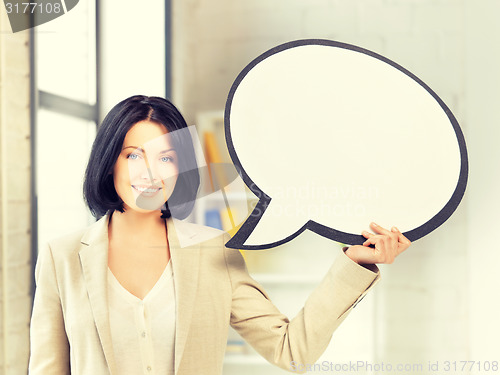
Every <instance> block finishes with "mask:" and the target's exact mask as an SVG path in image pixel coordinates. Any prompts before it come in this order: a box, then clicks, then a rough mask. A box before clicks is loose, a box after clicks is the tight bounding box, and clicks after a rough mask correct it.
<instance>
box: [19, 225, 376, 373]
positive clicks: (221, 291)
mask: <svg viewBox="0 0 500 375" xmlns="http://www.w3.org/2000/svg"><path fill="white" fill-rule="evenodd" d="M108 221H109V215H105V216H104V217H102V218H101V219H100V220H99V221H97V222H96V223H95V224H93V225H91V226H90V227H89V228H88V229H86V230H85V231H84V232H82V231H80V232H78V233H74V234H71V235H67V236H65V237H62V238H60V239H57V240H53V241H51V242H50V243H49V244H48V245H47V246H46V247H45V248H43V250H41V251H40V253H39V256H38V261H37V265H36V270H35V278H36V285H37V289H36V293H35V300H34V306H33V313H32V320H31V333H30V336H31V356H30V362H29V373H30V374H33V375H35V374H36V375H38V374H41V375H51V374H57V375H59V374H74V375H76V374H78V375H101V374H103V375H104V374H112V375H120V374H117V373H116V366H115V358H114V355H113V347H112V342H111V333H110V325H109V317H108V305H107V295H106V294H107V264H108ZM167 231H168V241H169V245H170V252H171V259H172V266H173V273H174V284H175V293H176V331H175V374H176V375H200V374H203V375H205V374H208V375H210V374H221V373H222V365H223V360H224V352H225V347H226V342H227V334H228V327H229V324H231V326H232V327H234V328H235V329H236V331H238V332H239V334H240V335H242V336H243V337H244V338H245V340H246V341H247V342H249V343H250V344H251V345H252V346H253V347H254V348H255V349H256V350H257V352H259V353H260V354H261V355H262V356H264V357H265V358H266V359H267V360H268V361H269V362H271V363H273V364H276V365H278V366H280V367H282V368H284V369H287V370H290V371H291V370H292V367H291V362H292V361H295V363H297V364H299V363H304V364H306V363H314V362H315V361H316V360H317V359H318V358H319V356H320V355H321V354H322V353H323V351H324V350H325V348H326V347H327V345H328V343H329V341H330V338H331V336H332V333H333V331H334V330H335V328H336V327H337V326H338V325H339V324H340V323H341V321H342V320H343V319H344V318H345V317H346V315H347V314H348V312H349V311H350V310H351V309H352V308H353V307H354V306H355V305H356V304H357V302H358V301H359V300H360V299H361V298H362V297H363V296H364V295H365V293H366V292H367V291H368V289H370V288H371V287H372V286H373V285H374V283H375V281H377V280H378V279H379V272H378V269H377V270H376V272H372V271H370V270H368V269H366V268H364V267H361V266H359V265H357V264H355V263H354V262H352V261H351V260H350V259H349V258H348V257H347V256H346V255H345V254H341V255H340V256H339V257H338V258H337V260H336V261H335V262H334V263H333V265H332V266H331V268H330V270H329V271H328V273H327V274H326V276H325V278H324V279H323V281H322V282H321V283H320V284H319V285H318V287H317V288H316V289H315V290H314V291H313V293H312V294H311V295H310V296H309V298H308V299H307V302H306V303H305V305H304V307H303V309H302V310H301V311H300V312H299V313H298V315H297V316H296V317H295V318H294V319H293V320H292V321H289V320H288V318H287V317H286V316H284V315H283V314H281V313H280V312H279V310H278V309H277V308H276V307H275V306H274V305H273V304H272V302H271V301H270V300H269V297H268V295H267V294H266V292H265V291H264V290H263V289H262V287H261V286H260V285H259V284H258V283H257V282H256V281H254V280H253V279H252V278H251V277H250V276H249V274H248V272H247V269H246V266H245V263H244V260H243V258H242V256H241V254H240V252H239V251H237V250H233V249H228V248H226V247H225V246H224V244H225V242H227V241H228V240H229V237H228V236H227V234H225V233H223V232H220V234H219V233H218V235H217V236H216V237H215V238H212V239H208V240H205V241H203V242H200V241H201V240H202V239H204V238H206V237H210V236H212V235H213V231H214V229H211V228H207V227H203V226H199V225H195V224H190V223H186V222H182V221H179V220H176V219H168V220H167ZM181 238H184V239H185V238H188V239H190V240H191V243H193V244H192V245H191V246H189V247H181V246H180V241H179V239H181ZM197 239H199V240H200V241H198V243H196V242H197V241H196V240H197ZM181 242H182V241H181Z"/></svg>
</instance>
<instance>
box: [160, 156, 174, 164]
mask: <svg viewBox="0 0 500 375" xmlns="http://www.w3.org/2000/svg"><path fill="white" fill-rule="evenodd" d="M160 160H161V161H162V162H164V163H168V162H172V161H174V159H172V158H171V157H170V156H163V157H162V158H161V159H160Z"/></svg>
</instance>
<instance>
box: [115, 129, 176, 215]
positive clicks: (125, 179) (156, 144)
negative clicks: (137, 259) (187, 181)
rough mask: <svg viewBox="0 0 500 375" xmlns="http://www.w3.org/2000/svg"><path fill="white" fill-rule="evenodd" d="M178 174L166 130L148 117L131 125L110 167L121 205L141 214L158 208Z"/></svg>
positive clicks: (163, 201) (173, 151) (172, 186)
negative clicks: (111, 167)
mask: <svg viewBox="0 0 500 375" xmlns="http://www.w3.org/2000/svg"><path fill="white" fill-rule="evenodd" d="M178 174H179V169H178V160H177V153H176V151H175V149H174V148H173V145H172V141H171V137H170V134H169V133H168V131H167V129H166V128H165V127H164V126H163V125H160V124H158V123H156V122H151V121H147V120H145V121H140V122H138V123H136V124H135V125H134V126H132V128H130V130H129V131H128V132H127V135H126V136H125V140H124V141H123V146H122V150H121V152H120V155H119V156H118V159H117V160H116V163H115V165H114V167H113V181H114V184H115V190H116V192H117V193H118V195H119V197H120V198H121V199H122V200H123V205H124V208H125V209H126V210H129V209H132V210H134V211H138V212H142V213H146V212H150V211H154V210H159V209H161V208H162V206H163V204H164V203H165V202H166V201H167V200H168V199H169V198H170V196H171V195H172V192H173V190H174V187H175V183H176V181H177V176H178Z"/></svg>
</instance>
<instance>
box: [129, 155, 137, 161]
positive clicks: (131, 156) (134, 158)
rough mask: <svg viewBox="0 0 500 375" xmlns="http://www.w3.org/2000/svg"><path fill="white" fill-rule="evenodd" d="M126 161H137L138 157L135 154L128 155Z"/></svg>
mask: <svg viewBox="0 0 500 375" xmlns="http://www.w3.org/2000/svg"><path fill="white" fill-rule="evenodd" d="M127 159H132V160H137V159H139V155H137V154H129V155H128V156H127Z"/></svg>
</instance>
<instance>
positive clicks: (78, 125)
mask: <svg viewBox="0 0 500 375" xmlns="http://www.w3.org/2000/svg"><path fill="white" fill-rule="evenodd" d="M498 14H500V2H499V1H497V0H482V1H473V0H247V1H240V0H211V1H208V0H148V1H147V2H144V1H132V0H120V1H118V0H80V2H79V3H78V4H77V6H76V7H75V8H74V9H72V10H71V11H69V12H68V13H67V14H65V15H64V16H62V17H59V18H57V19H55V20H53V21H51V22H49V23H46V24H43V25H40V26H38V27H36V28H34V29H31V30H27V31H21V32H18V33H15V34H13V33H12V31H11V29H10V25H9V21H8V18H7V14H6V11H5V8H3V7H1V6H0V31H1V33H0V142H1V143H0V147H1V149H0V183H1V185H0V209H1V211H0V241H1V243H0V249H1V255H0V298H1V299H0V301H1V305H0V317H1V319H0V320H1V325H0V374H4V375H11V374H26V373H27V364H28V358H29V319H30V315H31V306H32V298H33V293H34V280H33V270H34V264H35V261H36V257H37V252H38V247H39V246H40V245H42V244H44V243H45V242H46V241H47V240H49V239H51V238H54V237H58V236H61V235H63V234H66V233H68V232H71V231H73V230H77V229H80V228H82V227H85V226H87V225H89V224H90V223H92V222H93V218H92V217H91V216H90V214H89V213H88V211H87V209H86V208H85V206H84V204H83V199H82V195H81V185H82V177H83V172H84V169H85V166H86V162H87V160H88V156H89V151H90V147H91V144H92V141H93V138H94V136H95V133H96V128H97V126H98V124H99V123H100V121H101V120H102V119H103V117H104V116H105V114H106V113H107V111H109V109H110V108H111V107H112V106H113V105H114V104H116V103H117V102H118V101H120V100H122V99H124V98H126V97H128V96H130V95H133V94H146V95H158V96H165V97H168V98H171V99H172V101H173V102H174V103H175V104H176V105H177V106H178V107H179V109H180V110H181V112H182V113H183V114H184V116H185V117H186V120H187V122H188V124H190V125H191V124H196V125H197V128H198V131H199V132H200V139H205V140H206V134H209V135H210V136H214V137H215V138H214V139H215V141H214V142H215V143H213V144H216V145H218V146H216V148H218V150H217V152H216V156H215V157H216V158H221V159H222V160H228V159H227V152H226V150H224V145H221V144H220V142H219V143H218V144H217V143H216V142H217V139H221V138H222V137H223V135H222V131H223V126H222V124H223V122H222V121H223V119H222V116H223V110H224V106H225V100H226V97H227V94H228V91H229V88H230V86H231V84H232V82H233V80H234V79H235V78H236V76H237V75H238V73H239V72H240V71H241V70H242V69H243V68H244V67H245V66H246V65H247V64H248V63H249V62H250V61H251V60H252V59H253V58H255V57H257V56H258V55H260V54H261V53H263V52H265V51H266V50H268V49H269V48H272V47H274V46H276V45H278V44H281V43H284V42H287V41H290V40H294V39H301V38H326V39H332V40H336V41H340V42H345V43H351V44H355V45H358V46H361V47H364V48H366V49H369V50H372V51H374V52H376V53H379V54H381V55H383V56H385V57H387V58H389V59H391V60H393V61H395V62H397V63H399V64H400V65H402V66H403V67H405V68H407V69H408V70H410V71H411V72H412V73H414V74H415V75H416V76H418V77H419V78H420V79H422V80H423V81H424V82H425V83H426V84H427V85H429V86H430V87H431V88H432V89H433V90H434V91H435V92H436V93H437V94H438V95H439V96H440V97H441V98H442V99H443V100H444V102H445V103H446V104H447V105H448V107H449V108H450V109H451V110H452V111H453V113H454V115H455V117H456V118H457V120H458V122H459V123H460V125H461V127H462V129H463V131H464V133H465V137H466V141H467V147H468V152H469V162H470V174H469V184H468V188H467V191H466V194H465V198H464V200H463V202H462V204H461V205H460V206H459V208H458V210H457V211H456V213H455V214H454V215H453V216H452V217H451V218H450V219H449V220H448V221H447V222H446V223H445V224H443V225H442V226H441V227H440V228H438V229H437V230H436V231H434V232H432V233H431V234H430V235H428V236H427V237H425V238H423V239H420V240H418V241H416V242H415V243H414V244H413V245H412V247H411V248H410V250H409V251H408V252H406V253H404V254H403V255H401V256H400V257H399V258H398V259H397V261H396V262H395V263H394V264H392V265H389V266H382V267H381V271H382V276H383V280H382V281H381V282H380V283H379V284H378V286H377V287H376V288H375V290H374V291H373V292H371V293H370V294H369V295H368V296H367V297H366V298H365V299H364V300H363V302H362V303H360V304H359V305H358V306H357V307H356V308H355V309H354V310H353V312H352V313H351V316H350V317H349V318H348V319H347V320H346V321H345V322H344V323H343V324H342V326H341V327H340V328H339V329H338V330H337V332H336V333H335V334H334V337H333V340H332V342H331V344H330V346H329V347H328V349H327V350H326V352H325V353H324V355H323V356H322V357H321V359H320V363H321V361H327V362H328V363H329V362H332V363H334V364H349V361H351V362H355V363H357V365H359V366H361V367H359V368H358V370H359V371H357V372H360V373H379V372H389V371H387V365H388V364H390V365H391V366H392V372H394V373H415V374H417V373H418V374H430V373H441V372H454V373H461V374H463V373H472V374H475V373H484V372H486V373H488V372H491V373H496V372H498V371H500V370H499V369H498V367H496V370H495V365H494V362H495V361H496V363H497V364H498V362H499V361H500V355H499V353H500V320H499V319H498V318H497V317H498V316H499V315H500V298H498V290H500V276H499V272H498V269H497V268H498V266H499V264H500V251H499V250H500V246H499V245H498V241H497V240H495V239H494V238H493V237H492V236H493V235H494V234H495V233H498V228H499V227H500V225H499V224H500V220H499V218H498V212H500V200H499V199H498V197H497V192H498V191H500V173H499V170H500V168H499V162H500V148H499V147H498V140H499V139H500V126H499V120H500V115H499V113H498V110H496V109H495V108H497V105H498V103H499V102H500V91H499V87H500V69H499V66H500V23H499V22H498V19H497V15H498ZM355 147H356V145H353V148H355ZM205 152H210V151H208V150H207V149H205ZM429 183H432V181H429ZM248 194H250V193H248ZM241 199H242V200H244V201H245V202H251V201H252V199H254V198H253V197H251V196H249V195H247V196H244V197H243V198H241ZM219 204H220V202H210V203H209V204H208V205H207V206H206V207H202V208H199V209H198V212H196V213H195V217H194V220H197V221H203V220H206V219H207V218H208V215H206V213H207V212H208V211H210V210H212V211H213V210H214V209H215V210H217V207H218V205H219ZM339 251H340V247H339V246H338V244H335V243H334V242H332V241H330V240H327V239H324V238H322V237H320V236H318V235H316V234H314V233H312V232H309V231H306V232H304V233H303V234H302V235H300V236H299V237H298V238H296V239H294V240H293V241H292V242H289V243H287V244H285V245H282V246H280V247H277V248H275V249H272V250H267V251H258V252H253V253H251V254H250V253H249V252H246V254H245V257H246V260H247V264H248V267H249V269H250V272H251V273H252V275H254V277H255V278H256V279H257V280H259V281H260V282H261V283H262V284H263V285H264V287H265V288H266V290H267V291H268V292H269V294H270V296H271V298H272V300H273V302H275V304H276V305H277V306H278V307H279V308H280V309H281V310H282V311H283V312H284V313H286V314H287V315H288V316H289V317H290V318H292V317H293V316H294V315H295V314H296V313H297V312H298V311H299V310H300V308H301V307H302V305H303V304H304V302H305V300H306V299H307V296H308V294H309V293H310V292H311V291H312V290H313V288H314V287H315V285H317V284H318V283H319V282H320V280H321V278H322V275H324V274H325V273H326V271H327V269H328V268H329V267H330V265H331V263H332V262H333V259H334V258H335V257H336V256H337V255H338V252H339ZM358 361H359V362H358ZM445 361H450V363H449V366H450V367H449V368H448V370H449V371H446V368H445V366H446V363H445ZM461 361H475V362H474V364H471V363H470V362H469V363H468V364H467V366H466V367H465V368H462V365H463V362H461ZM479 361H480V364H478V362H479ZM453 362H455V365H453ZM384 364H385V365H386V368H385V371H384V370H382V369H381V367H380V366H383V365H384ZM370 365H371V367H370ZM377 366H379V367H377ZM436 366H438V367H436ZM453 366H455V367H453ZM488 366H489V367H488ZM396 370H397V371H396ZM454 370H456V371H454ZM328 371H330V372H331V373H333V372H341V371H339V368H338V367H337V370H336V371H335V368H332V369H331V370H328ZM324 372H327V371H326V370H325V369H323V371H319V370H318V371H316V373H324ZM342 372H344V373H345V372H349V371H342ZM256 373H257V374H281V373H285V371H284V370H281V369H278V368H275V367H273V366H272V365H270V364H268V363H267V362H265V361H264V360H263V359H261V358H260V357H258V356H257V355H256V354H255V353H254V352H253V351H252V349H251V348H249V347H248V346H247V345H246V344H245V343H244V342H243V341H242V340H241V339H240V338H239V337H238V336H237V335H236V334H235V333H234V332H231V333H230V336H229V340H228V350H227V354H226V357H225V366H224V374H228V375H229V374H256ZM311 373H314V372H313V371H311Z"/></svg>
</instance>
